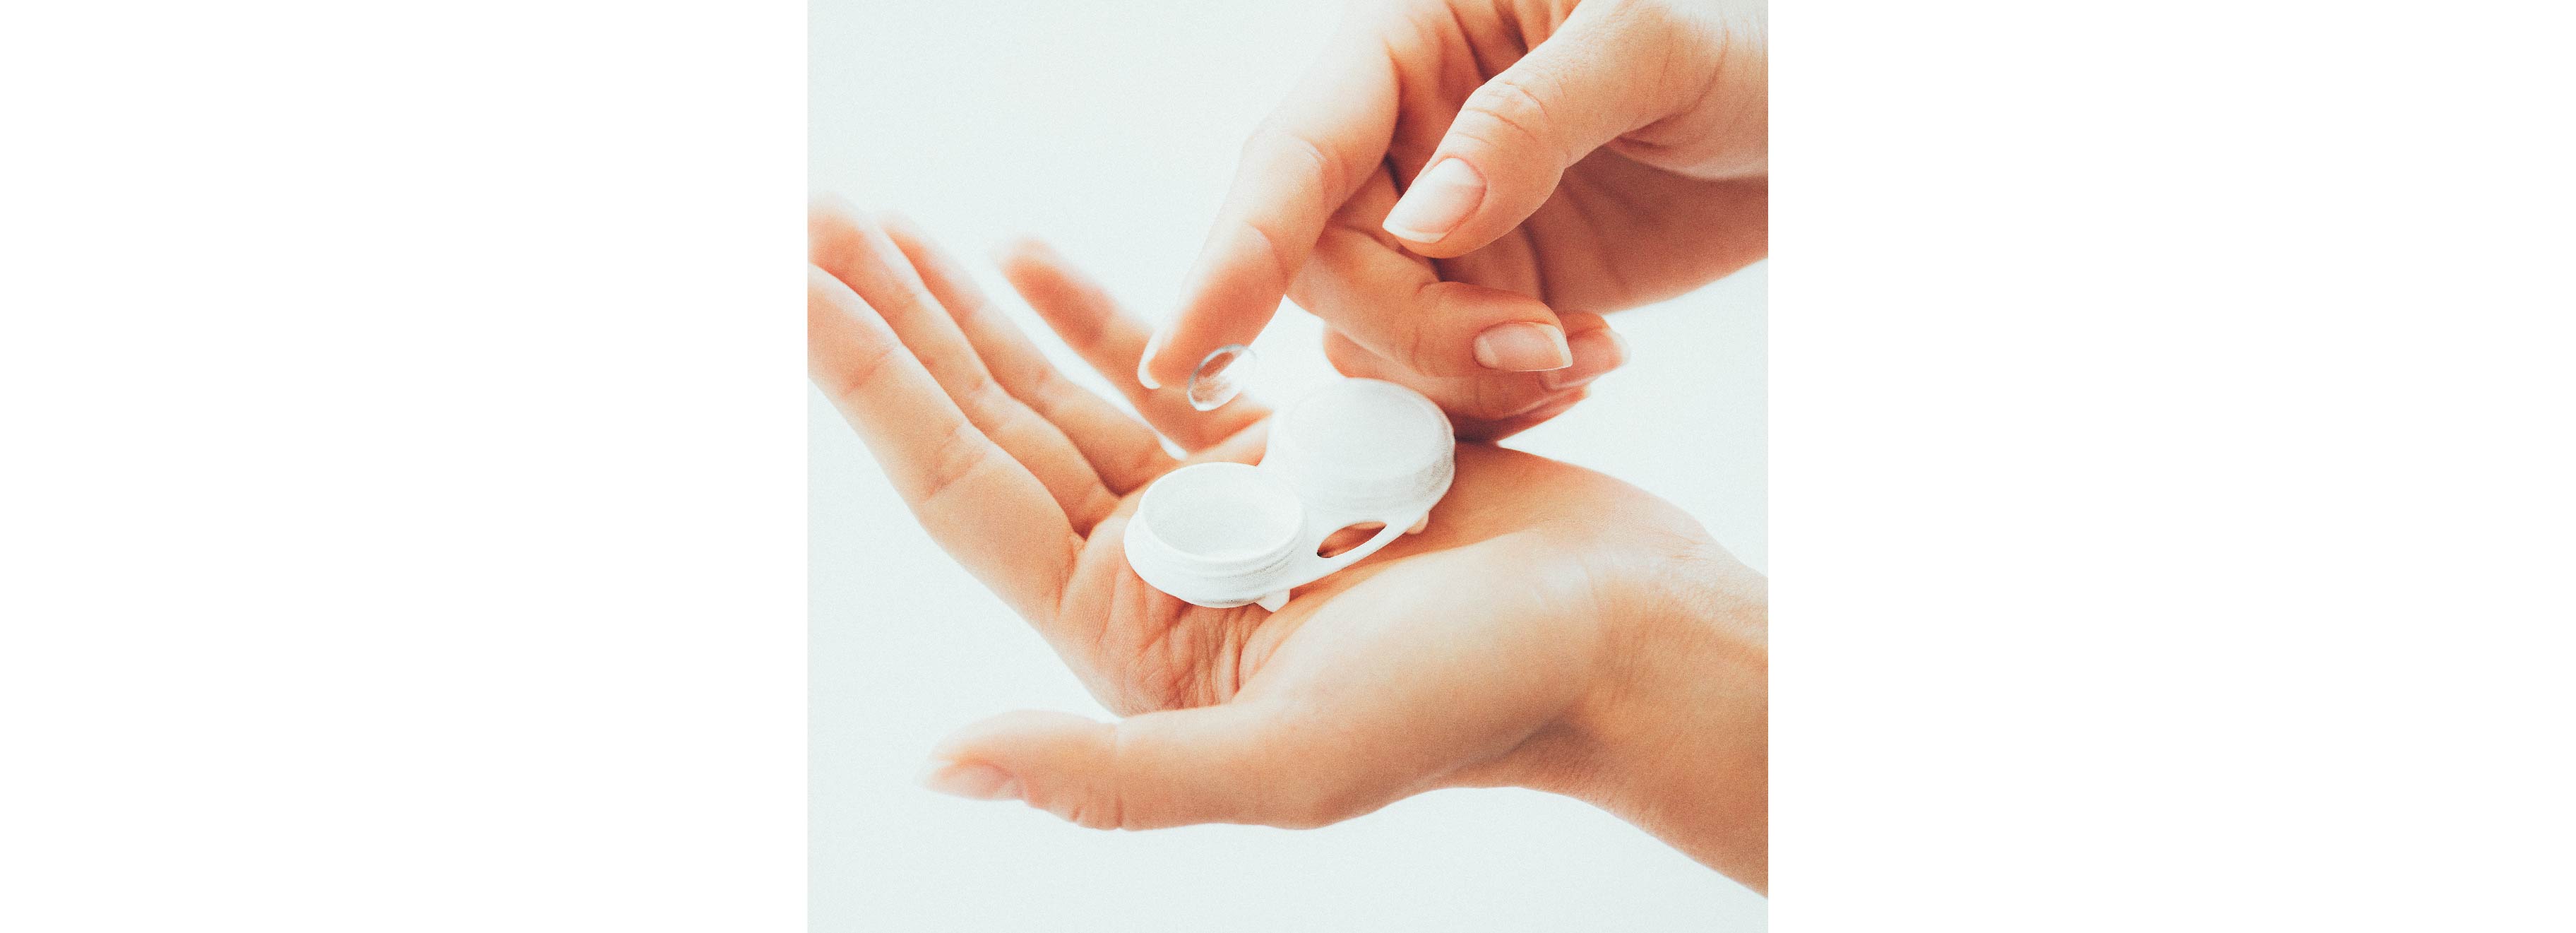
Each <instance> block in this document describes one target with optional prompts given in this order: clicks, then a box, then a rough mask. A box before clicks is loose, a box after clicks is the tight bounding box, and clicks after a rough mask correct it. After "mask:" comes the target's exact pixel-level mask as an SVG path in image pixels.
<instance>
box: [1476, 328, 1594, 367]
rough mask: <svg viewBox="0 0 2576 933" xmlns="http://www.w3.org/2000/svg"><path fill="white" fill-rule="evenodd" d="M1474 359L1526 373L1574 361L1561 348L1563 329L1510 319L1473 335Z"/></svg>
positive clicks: (1562, 345) (1572, 355) (1489, 364)
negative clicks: (1508, 321) (1474, 336)
mask: <svg viewBox="0 0 2576 933" xmlns="http://www.w3.org/2000/svg"><path fill="white" fill-rule="evenodd" d="M1476 362H1478V363H1482V364H1484V365H1485V368H1486V369H1500V370H1504V371H1507V372H1515V373H1528V372H1537V371H1540V370H1544V369H1564V368H1565V367H1567V366H1569V365H1572V364H1573V363H1574V352H1573V351H1571V350H1568V349H1566V348H1565V331H1563V330H1560V329H1558V328H1554V327H1550V326H1548V325H1545V324H1532V323H1530V322H1528V321H1513V322H1511V323H1509V324H1496V325H1494V326H1492V327H1488V328H1485V332H1484V333H1481V334H1477V335H1476Z"/></svg>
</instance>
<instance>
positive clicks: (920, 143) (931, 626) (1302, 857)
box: [808, 0, 1766, 931]
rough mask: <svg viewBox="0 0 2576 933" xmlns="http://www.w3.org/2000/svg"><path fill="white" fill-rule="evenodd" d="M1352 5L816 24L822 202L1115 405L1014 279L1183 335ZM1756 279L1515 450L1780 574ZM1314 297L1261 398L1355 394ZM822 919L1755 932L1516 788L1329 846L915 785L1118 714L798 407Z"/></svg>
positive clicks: (1660, 338) (1001, 11)
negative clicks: (970, 729) (802, 424)
mask: <svg viewBox="0 0 2576 933" xmlns="http://www.w3.org/2000/svg"><path fill="white" fill-rule="evenodd" d="M1336 15H1337V11H1336V10H1335V8H1334V7H1333V5H1331V4H1315V3H1301V2H1286V0H1280V2H1251V3H1212V4H1185V3H1170V2H1160V0H1154V2H1146V0H1127V2H1110V3H1081V4H1028V3H1017V2H1004V0H989V2H965V3H941V4H889V3H873V2H848V0H820V2H817V3H816V4H815V5H814V7H813V13H812V19H811V20H810V24H809V28H810V30H811V33H810V34H811V43H812V49H811V51H810V53H809V54H810V68H811V71H812V74H813V86H812V89H811V97H810V98H809V107H810V109H811V113H810V115H809V117H808V119H809V132H810V133H811V136H812V139H813V153H812V158H811V162H810V163H809V171H810V173H811V176H812V179H813V184H814V186H815V188H816V189H817V190H818V191H830V192H837V193H840V194H842V195H844V196H846V197H848V198H849V199H850V200H851V201H853V202H855V203H857V204H859V205H860V206H862V207H864V208H872V209H887V210H894V211H899V212H901V213H904V214H906V215H908V216H910V217H912V218H913V219H914V220H916V221H918V222H920V223H921V224H922V225H923V226H924V227H926V228H927V229H928V230H929V231H930V232H931V233H932V235H933V236H935V237H937V238H938V239H939V240H940V242H941V243H942V244H943V245H945V246H947V247H948V248H949V250H950V251H951V252H952V253H954V254H956V255H958V256H959V258H960V259H961V260H962V261H963V262H964V264H965V265H967V266H969V267H970V268H972V269H973V270H975V271H976V272H977V274H978V279H979V281H980V282H982V283H983V285H984V286H985V289H986V291H987V293H988V294H989V295H991V296H993V297H995V298H997V299H999V300H1000V303H1001V304H1002V305H1003V306H1005V307H1006V308H1008V309H1009V310H1010V311H1011V312H1012V314H1013V317H1014V319H1015V320H1017V321H1019V322H1020V324H1021V326H1022V327H1023V328H1024V329H1027V330H1029V331H1031V332H1032V333H1033V334H1036V335H1039V339H1038V342H1039V343H1040V344H1041V345H1043V346H1045V347H1047V349H1048V350H1049V352H1050V354H1051V356H1052V358H1053V359H1055V361H1056V363H1057V366H1058V367H1059V368H1061V369H1063V370H1064V371H1065V372H1067V373H1068V374H1070V375H1073V376H1075V377H1076V378H1077V379H1078V380H1079V381H1081V382H1083V383H1084V384H1086V385H1089V386H1091V387H1093V388H1095V390H1097V391H1099V392H1101V394H1102V395H1103V396H1104V397H1108V398H1113V399H1115V398H1117V394H1116V393H1115V392H1114V391H1113V390H1111V389H1110V388H1109V385H1108V384H1107V383H1106V382H1105V381H1103V380H1102V379H1100V378H1099V377H1098V376H1097V374H1094V373H1092V372H1091V371H1090V370H1088V369H1087V368H1085V367H1084V366H1083V364H1082V362H1081V361H1080V360H1079V359H1078V358H1076V357H1074V356H1073V355H1072V354H1071V353H1069V352H1065V351H1064V350H1063V348H1062V347H1061V345H1059V344H1057V343H1056V342H1055V341H1054V338H1053V337H1052V336H1047V335H1046V332H1045V325H1044V324H1043V323H1042V322H1040V321H1038V320H1037V318H1036V316H1035V315H1034V314H1031V313H1029V312H1028V310H1027V308H1026V307H1025V306H1024V305H1022V304H1021V303H1020V302H1019V301H1018V298H1017V296H1016V295H1013V294H1012V293H1011V292H1010V290H1009V286H1008V285H1007V284H1006V283H1004V282H1003V281H1002V280H1001V277H1000V276H999V275H998V274H997V273H995V272H993V271H992V264H991V262H990V261H989V260H988V258H987V256H986V253H987V251H988V249H989V248H990V247H991V246H993V245H995V244H997V243H999V242H1001V241H1003V240H1004V239H1005V238H1006V237H1009V236H1013V235H1021V234H1027V235H1035V236H1039V237H1042V238H1044V239H1046V240H1048V241H1049V242H1052V243H1054V244H1056V245H1057V246H1058V247H1059V248H1060V249H1062V250H1063V251H1064V252H1065V253H1066V254H1067V255H1068V256H1070V257H1071V258H1072V259H1073V260H1074V261H1076V262H1078V263H1080V264H1081V265H1082V266H1083V267H1084V268H1085V269H1087V270H1088V271H1090V272H1091V273H1092V274H1093V275H1094V276H1096V277H1097V278H1099V279H1100V280H1101V281H1102V282H1103V283H1104V284H1105V285H1106V286H1107V287H1108V288H1109V290H1110V291H1111V293H1112V294H1114V295H1116V296H1118V297H1119V298H1121V299H1122V300H1124V301H1126V302H1127V303H1128V305H1129V308H1130V310H1131V311H1133V312H1135V313H1137V314H1139V315H1142V316H1145V317H1147V318H1148V319H1160V318H1162V317H1164V316H1166V315H1168V314H1170V313H1171V311H1172V310H1173V307H1174V303H1175V302H1176V301H1177V300H1178V297H1179V289H1180V286H1181V283H1182V278H1183V276H1184V274H1185V273H1186V272H1187V269H1188V266H1189V263H1190V262H1191V261H1192V260H1193V259H1194V258H1195V257H1196V254H1197V249H1198V246H1199V242H1200V240H1201V238H1202V237H1204V236H1205V234H1206V232H1207V229H1208V226H1209V223H1210V221H1211V220H1212V219H1213V218H1214V217H1215V215H1216V208H1217V204H1218V202H1219V201H1220V199H1221V198H1222V197H1223V195H1224V193H1225V189H1226V185H1227V183H1228V182H1229V180H1230V179H1231V177H1232V175H1233V169H1234V164H1233V163H1234V157H1235V152H1236V148H1237V146H1239V145H1240V144H1241V142H1242V140H1243V137H1244V136H1245V135H1247V134H1249V133H1250V132H1251V131H1252V128H1253V126H1254V124H1255V123H1256V122H1257V121H1259V120H1260V119H1261V118H1262V117H1263V116H1265V115H1266V114H1267V113H1268V112H1269V110H1270V108H1271V107H1272V106H1273V105H1275V104H1276V103H1278V101H1279V100H1280V98H1281V97H1282V96H1283V95H1284V94H1285V93H1286V92H1287V90H1288V88H1289V87H1290V85H1291V84H1292V83H1293V82H1294V81H1295V80H1296V78H1297V76H1298V75H1299V73H1300V72H1301V71H1303V69H1304V68H1305V67H1306V65H1307V63H1308V61H1309V60H1310V59H1312V58H1313V57H1314V56H1315V55H1316V54H1317V53H1318V52H1319V51H1320V50H1321V49H1322V48H1323V41H1324V40H1325V38H1326V37H1327V32H1328V30H1330V29H1331V27H1332V26H1333V25H1334V21H1335V17H1336ZM1765 290H1766V285H1765V270H1764V267H1763V266H1761V265H1756V266H1754V267H1752V268H1749V269H1747V270H1745V271H1743V272H1741V273H1738V274H1737V275H1735V276H1732V277H1730V278H1728V279H1726V280H1724V281H1722V282H1719V283H1716V284H1713V285H1711V286H1709V287H1707V288H1704V289H1701V290H1700V291H1698V292H1695V293H1692V294H1690V295H1688V296H1685V297H1682V298H1680V299H1676V300H1673V301H1670V302H1666V303H1664V304H1662V305H1657V306H1654V307H1649V308H1640V309H1636V310H1632V311H1628V312H1623V313H1620V314H1616V315H1612V316H1611V318H1610V321H1611V325H1612V326H1613V327H1614V328H1616V329H1618V330H1619V331H1620V332H1621V333H1622V334H1624V335H1625V336H1626V337H1627V338H1628V340H1629V344H1630V346H1631V348H1632V361H1631V362H1630V363H1629V364H1628V366H1627V367H1626V368H1625V369H1623V370H1622V371H1620V372H1618V373H1615V374H1613V375H1611V376H1609V377H1607V378H1604V379H1602V380H1601V381H1599V382H1597V383H1595V389H1594V395H1593V398H1592V399H1590V400H1589V401H1586V402H1585V403H1583V404H1582V405H1579V406H1577V407H1576V408H1575V409H1574V410H1573V411H1572V412H1571V413H1569V414H1567V415H1565V416H1563V417H1560V418H1558V419H1556V420H1555V421H1553V422H1550V423H1548V424H1546V425H1543V426H1541V427H1539V428H1538V429H1536V430H1533V431H1530V432H1528V433H1526V434H1523V435H1521V436H1519V437H1517V438H1515V439H1513V440H1512V441H1510V442H1509V446H1512V447H1516V448H1518V449H1521V450H1526V451H1530V452H1533V453H1537V454H1541V455H1544V456H1550V457H1555V458H1558V459H1562V460H1567V461H1570V462H1574V463H1578V464H1581V465H1584V466H1587V467H1591V468H1593V469H1597V470H1601V471H1603V472H1606V473H1609V474H1611V475H1613V476H1617V477H1619V478H1621V479H1624V480H1627V481H1629V482H1631V483H1634V484H1636V485H1638V486H1640V487H1643V488H1644V489H1646V490H1647V491H1649V492H1652V493H1655V494H1657V495H1660V496H1662V497H1664V498H1666V499H1668V500H1671V501H1673V502H1675V503H1677V504H1679V505H1680V506H1681V507H1682V508H1684V509H1686V510H1688V511H1690V512H1691V513H1692V514H1693V515H1695V516H1698V517H1699V519H1700V520H1701V522H1702V523H1703V524H1705V525H1706V526H1707V527H1708V529H1709V531H1710V532H1711V534H1713V535H1714V536H1715V537H1716V538H1717V540H1718V541H1719V543H1721V544H1723V545H1725V546H1726V547H1727V548H1728V549H1730V550H1732V551H1733V552H1734V553H1735V554H1736V555H1737V556H1738V557H1740V558H1742V559H1743V560H1745V561H1746V562H1747V563H1749V564H1751V565H1752V566H1753V567H1754V568H1755V569H1757V570H1758V569H1761V568H1762V567H1763V565H1764V560H1765V548H1764V509H1765V488H1764V450H1763V440H1764V434H1765V425H1764V413H1765V406H1764V398H1763V390H1764V383H1765V379H1766V374H1765V372H1764V353H1765V347H1764V305H1765ZM1320 333H1321V331H1320V329H1319V325H1318V323H1317V322H1316V321H1315V319H1314V318H1312V317H1311V316H1308V315H1306V314H1305V313H1303V312H1302V311H1298V310H1296V309H1295V308H1294V306H1293V305H1291V306H1289V308H1288V309H1286V310H1284V311H1283V312H1282V314H1281V315H1280V317H1279V318H1278V321H1277V323H1275V324H1273V325H1272V326H1271V328H1270V330H1269V331H1267V332H1265V333H1264V334H1263V336H1262V338H1261V340H1260V341H1258V342H1257V343H1256V349H1258V350H1259V351H1260V353H1261V354H1262V362H1261V367H1260V371H1259V373H1258V375H1257V376H1255V377H1254V378H1255V381H1254V383H1253V385H1252V388H1251V390H1250V391H1252V392H1254V393H1257V394H1260V395H1262V396H1264V397H1267V398H1270V399H1273V400H1285V399H1289V398H1293V397H1295V395H1296V393H1298V392H1299V391H1301V390H1303V389H1305V388H1307V387H1311V386H1313V385H1315V384H1317V383H1318V382H1320V381H1321V380H1325V379H1331V378H1335V374H1334V373H1333V371H1332V369H1331V367H1330V366H1329V364H1327V363H1326V362H1325V361H1324V359H1323V354H1322V352H1321V350H1320V348H1319V343H1318V338H1319V336H1320ZM808 409H809V414H810V418H811V423H812V425H813V441H812V447H811V450H810V461H811V470H812V474H811V477H810V480H809V493H810V495H811V501H812V509H813V511H812V525H811V528H810V534H811V538H812V550H811V552H810V554H809V560H810V564H809V569H808V574H809V579H810V580H811V586H812V590H813V602H812V612H813V625H814V632H813V657H812V673H811V683H812V686H813V692H814V698H815V699H814V709H813V719H812V722H811V729H812V732H811V737H810V743H811V746H810V747H811V749H812V756H813V759H812V760H813V778H812V780H813V807H814V830H813V832H814V836H813V853H814V857H813V864H812V882H811V883H812V889H811V890H812V899H813V908H814V912H813V920H814V924H815V926H816V928H818V929H824V930H848V929H904V930H1038V929H1046V930H1067V931H1072V930H1101V931H1130V930H1161V929H1189V930H1280V931H1289V930H1319V929H1339V930H1421V929H1486V930H1566V929H1623V930H1706V929H1713V928H1714V929H1727V930H1758V929H1762V928H1764V926H1765V921H1766V911H1765V905H1764V902H1763V901H1762V899H1761V898H1760V897H1758V896H1756V895H1754V894H1753V893H1752V892H1750V891H1748V890H1746V889H1744V888H1743V887H1742V886H1740V885H1737V884H1735V883H1733V882H1731V881H1728V880H1727V879H1725V878H1724V877H1722V876H1720V875H1718V874H1716V873H1715V872H1712V871H1709V870H1708V869H1706V868H1703V867H1701V866H1699V865H1698V864H1697V863H1694V862H1692V861H1691V860H1689V859H1688V858H1686V857H1684V856H1682V855H1680V854H1678V853H1676V852H1674V851H1672V850H1671V849H1669V848H1667V847H1666V846H1664V845H1663V844H1662V843H1659V842H1657V841H1656V840H1655V839H1654V838H1652V837H1650V836H1647V835H1646V834H1645V833H1643V832H1641V831H1639V830H1636V829H1635V828H1633V827H1630V826H1629V825H1627V824H1626V823H1623V822H1621V821H1620V820H1619V819H1618V818H1616V817H1613V816H1611V815H1609V814H1607V813H1604V812H1602V811H1599V810H1596V809H1594V808H1592V807H1590V806H1589V805H1586V804H1582V803H1579V802H1576V801H1573V800H1570V799H1566V798H1560V797H1553V796H1549V795H1544V794H1539V793H1536V792H1531V791H1520V790H1451V791H1440V792H1436V793H1432V794H1429V795H1424V796H1420V797H1415V798H1413V799H1409V800H1405V801H1401V802H1398V803H1396V804H1395V805H1393V806H1390V807H1388V808H1386V809H1385V810H1382V811H1380V812H1378V813H1375V814H1371V815H1369V816H1366V817H1362V818H1360V819H1358V820H1354V821H1351V822H1349V823H1345V824H1342V825H1338V826H1333V827H1328V828H1325V829H1322V830H1316V831H1309V832H1290V831H1284V830H1276V829H1269V828H1263V827H1241V826H1210V827H1189V828H1180V829H1169V830H1156V831H1152V832H1146V833H1103V832H1097V831H1093V830H1086V829H1082V828H1079V827H1075V826H1071V825H1068V824H1065V823H1063V822H1061V821H1059V820H1057V819H1056V818H1055V817H1054V816H1051V815H1049V814H1047V813H1045V812H1043V811H1039V810H1034V809H1030V808H1027V807H1025V806H1022V805H1019V804H1016V803H999V804H996V803H980V802H974V801H964V800H956V799H952V798H947V797H942V796H938V795H935V794H932V793H931V792H929V791H926V790H922V789H920V788H919V787H917V786H915V785H914V784H913V778H914V775H915V772H916V771H917V770H918V769H919V767H920V766H921V763H922V761H923V759H924V757H925V755H926V753H927V752H928V750H929V749H930V747H931V746H932V745H933V744H934V743H935V742H937V741H938V740H939V739H940V738H941V737H942V736H944V735H946V734H947V733H948V732H949V731H950V730H953V729H955V728H957V727H959V726H963V725H965V724H967V723H970V722H973V721H975V720H977V719H980V718H982V717H984V716H987V715H990V714H993V713H997V712H1002V711H1005V710H1010V709H1022V708H1029V709H1056V710H1066V711H1071V712H1077V713H1081V714H1084V715H1088V716H1093V717H1096V718H1105V717H1107V716H1108V714H1107V713H1106V712H1105V711H1104V710H1102V709H1101V707H1100V706H1099V705H1098V704H1097V703H1096V702H1094V701H1093V700H1092V699H1091V698H1090V696H1089V695H1088V694H1087V693H1085V692H1084V691H1083V689H1082V687H1081V685H1080V684H1078V683H1077V682H1076V681H1075V680H1074V678H1073V676H1072V675H1071V674H1069V673H1067V672H1066V671H1065V669H1064V665H1063V664H1062V663H1061V662H1059V661H1058V660H1057V659H1056V658H1055V656H1054V654H1053V653H1052V652H1051V651H1049V650H1048V649H1047V647H1046V646H1045V644H1044V643H1043V642H1041V641H1040V640H1039V639H1038V637H1037V635H1036V634H1035V633H1034V632H1033V631H1031V630H1030V629H1029V627H1028V626H1027V625H1026V624H1025V623H1023V622H1021V621H1020V620H1019V619H1018V618H1017V617H1016V616H1014V615H1013V614H1012V613H1011V612H1010V610H1009V609H1007V608H1006V607H1004V606H1003V605H1002V604H1001V602H1000V601H999V600H997V599H995V598H994V597H992V596H991V595H990V594H989V593H987V592H986V591H985V590H984V588H983V587H982V586H980V585H978V584H977V583H976V582H975V580H974V579H973V578H972V577H970V576H969V575H968V574H967V573H966V572H965V571H964V570H962V569H960V568H959V567H958V566H957V565H956V564H955V562H954V561H952V560H950V559H949V558H948V556H947V555H946V554H944V553H942V552H941V551H940V550H939V549H938V547H937V546H936V545H934V544H933V543H931V541H930V540H929V538H928V537H927V536H926V535H924V534H923V533H922V532H921V530H920V529H919V528H918V527H917V526H916V525H915V524H914V523H913V521H912V516H911V514H910V513H909V512H907V511H906V510H905V509H904V506H903V503H902V500H900V499H899V498H897V497H896V496H895V495H894V491H893V489H892V488H891V487H889V486H887V485H886V483H885V481H884V480H883V478H882V477H881V476H880V474H879V473H878V472H877V468H876V466H875V464H874V463H873V461H871V460H870V458H869V456H868V452H867V450H866V448H865V446H864V445H862V444H861V443H860V442H859V441H858V439H857V437H856V436H855V435H853V434H852V432H851V431H850V429H849V428H848V427H847V426H846V425H845V424H844V423H843V422H842V421H841V419H840V417H839V415H838V414H837V413H836V412H834V411H833V410H832V408H831V406H830V404H829V403H828V402H826V401H824V400H823V398H822V396H821V394H820V393H814V394H812V395H810V396H809V404H808Z"/></svg>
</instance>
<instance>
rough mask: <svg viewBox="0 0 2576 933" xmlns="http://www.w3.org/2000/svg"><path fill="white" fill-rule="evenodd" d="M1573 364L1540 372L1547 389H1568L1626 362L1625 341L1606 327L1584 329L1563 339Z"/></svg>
mask: <svg viewBox="0 0 2576 933" xmlns="http://www.w3.org/2000/svg"><path fill="white" fill-rule="evenodd" d="M1566 345H1567V346H1568V347H1569V348H1571V349H1572V350H1573V351H1574V365H1572V366H1568V367H1566V368H1564V369H1558V370H1550V371H1548V372H1545V373H1541V374H1539V377H1538V378H1539V381H1540V382H1541V383H1544V384H1545V385H1546V386H1547V387H1548V388H1550V389H1571V388H1574V387H1575V386H1579V385H1583V384H1584V383H1588V382H1591V381H1592V380H1595V379H1599V378H1601V377H1602V376H1603V375H1605V374H1607V373H1609V372H1610V371H1611V370H1614V369H1617V368H1619V364H1621V363H1625V362H1627V361H1628V341H1626V340H1624V339H1622V338H1621V337H1620V336H1619V335H1618V334H1614V333H1611V332H1610V331H1608V330H1587V331H1584V332H1583V333H1580V334H1576V335H1574V336H1573V337H1572V338H1570V339H1568V340H1567V341H1566Z"/></svg>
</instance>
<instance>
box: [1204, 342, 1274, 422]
mask: <svg viewBox="0 0 2576 933" xmlns="http://www.w3.org/2000/svg"><path fill="white" fill-rule="evenodd" d="M1259 361H1260V357H1258V356H1255V355H1253V352H1252V348H1251V347H1247V346H1244V345H1242V344H1239V343H1230V344H1226V345H1225V346H1222V347H1218V348H1216V351H1215V352H1212V353H1209V354H1208V355H1207V358H1206V359H1203V360H1200V361H1199V368H1198V369H1195V370H1192V371H1191V372H1190V386H1189V389H1190V392H1189V395H1190V407H1191V408H1195V409H1198V410H1200V411H1215V410H1217V409H1218V408H1221V407H1223V406H1224V405H1225V403H1227V402H1231V401H1234V397H1235V396H1237V395H1241V394H1243V385H1244V383H1246V382H1248V381H1250V380H1251V378H1252V371H1253V369H1254V368H1255V367H1254V364H1255V363H1258V362H1259Z"/></svg>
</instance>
